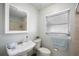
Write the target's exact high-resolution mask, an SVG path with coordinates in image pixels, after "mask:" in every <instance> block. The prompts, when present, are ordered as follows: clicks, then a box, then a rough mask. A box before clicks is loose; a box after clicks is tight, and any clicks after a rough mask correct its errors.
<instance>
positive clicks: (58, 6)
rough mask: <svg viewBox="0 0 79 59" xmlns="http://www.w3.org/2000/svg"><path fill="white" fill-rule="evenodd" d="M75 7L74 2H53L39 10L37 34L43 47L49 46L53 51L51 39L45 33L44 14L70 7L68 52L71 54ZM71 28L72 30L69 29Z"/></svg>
mask: <svg viewBox="0 0 79 59" xmlns="http://www.w3.org/2000/svg"><path fill="white" fill-rule="evenodd" d="M75 7H76V4H74V3H69V4H68V3H58V4H53V5H51V6H49V7H47V8H44V9H43V10H41V11H40V19H39V21H38V22H39V26H38V27H39V29H38V32H39V36H40V37H41V38H42V45H43V46H44V47H47V48H49V49H50V50H51V51H52V52H53V50H52V49H53V46H52V41H51V40H50V39H49V38H48V36H47V35H46V21H45V16H46V15H51V14H53V13H55V12H57V11H62V10H65V9H70V32H71V33H70V34H71V37H72V40H71V43H70V44H71V45H70V53H71V54H73V40H74V30H75ZM71 29H72V30H71Z"/></svg>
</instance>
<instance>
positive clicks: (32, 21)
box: [0, 3, 38, 55]
mask: <svg viewBox="0 0 79 59" xmlns="http://www.w3.org/2000/svg"><path fill="white" fill-rule="evenodd" d="M13 5H15V6H16V7H18V8H21V9H24V10H26V12H27V14H28V16H27V17H28V18H27V28H28V33H29V35H30V38H29V40H30V39H31V40H33V39H34V38H35V36H36V35H37V18H38V11H37V10H36V9H35V8H33V6H31V5H29V4H20V3H19V4H18V3H16V4H13ZM4 10H5V9H4V4H1V3H0V55H6V51H5V45H6V44H7V43H9V42H12V41H22V40H24V39H25V37H26V35H28V34H25V33H20V34H18V33H17V34H5V33H4V32H5V31H4V27H5V26H4V24H5V23H4V21H5V19H4Z"/></svg>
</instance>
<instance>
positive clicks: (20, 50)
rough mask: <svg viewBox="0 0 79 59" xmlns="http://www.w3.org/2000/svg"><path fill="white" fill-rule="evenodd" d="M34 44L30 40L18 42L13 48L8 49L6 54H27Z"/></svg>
mask: <svg viewBox="0 0 79 59" xmlns="http://www.w3.org/2000/svg"><path fill="white" fill-rule="evenodd" d="M34 46H35V43H34V42H32V41H28V42H23V43H22V44H18V45H17V46H16V48H15V49H8V48H7V54H8V55H10V56H24V55H27V54H28V52H30V51H31V50H32V49H33V48H34Z"/></svg>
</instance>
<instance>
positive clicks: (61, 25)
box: [46, 9, 71, 56]
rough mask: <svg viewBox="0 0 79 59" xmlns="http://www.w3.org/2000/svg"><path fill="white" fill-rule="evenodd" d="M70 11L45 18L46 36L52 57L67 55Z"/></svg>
mask: <svg viewBox="0 0 79 59" xmlns="http://www.w3.org/2000/svg"><path fill="white" fill-rule="evenodd" d="M69 16H70V9H66V10H62V11H59V12H56V13H54V14H52V15H48V16H46V29H47V30H46V36H47V38H48V39H49V40H50V41H51V42H50V44H51V45H52V48H53V49H52V55H54V56H67V55H69V46H70V44H69V43H70V40H71V35H70V21H69V20H70V17H69Z"/></svg>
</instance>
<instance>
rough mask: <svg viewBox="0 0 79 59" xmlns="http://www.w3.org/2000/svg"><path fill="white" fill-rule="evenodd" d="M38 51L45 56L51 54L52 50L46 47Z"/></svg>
mask: <svg viewBox="0 0 79 59" xmlns="http://www.w3.org/2000/svg"><path fill="white" fill-rule="evenodd" d="M38 51H39V52H40V53H43V54H51V52H50V50H49V49H47V48H44V47H41V48H39V49H38Z"/></svg>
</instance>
